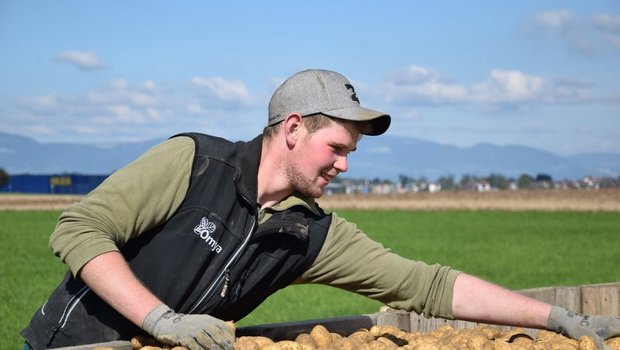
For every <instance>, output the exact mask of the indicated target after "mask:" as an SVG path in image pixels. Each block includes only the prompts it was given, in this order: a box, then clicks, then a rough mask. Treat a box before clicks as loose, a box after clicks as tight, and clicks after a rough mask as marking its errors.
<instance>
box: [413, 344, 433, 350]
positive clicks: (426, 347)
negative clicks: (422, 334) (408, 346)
mask: <svg viewBox="0 0 620 350" xmlns="http://www.w3.org/2000/svg"><path fill="white" fill-rule="evenodd" d="M412 350H439V347H438V346H437V344H434V343H426V342H425V343H418V344H415V345H414V346H413V348H412Z"/></svg>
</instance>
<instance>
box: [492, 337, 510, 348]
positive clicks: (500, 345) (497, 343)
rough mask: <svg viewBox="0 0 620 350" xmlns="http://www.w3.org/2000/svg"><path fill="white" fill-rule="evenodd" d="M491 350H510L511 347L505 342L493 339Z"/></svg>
mask: <svg viewBox="0 0 620 350" xmlns="http://www.w3.org/2000/svg"><path fill="white" fill-rule="evenodd" d="M493 350H512V346H511V345H510V343H508V342H507V341H505V340H502V339H495V341H494V342H493Z"/></svg>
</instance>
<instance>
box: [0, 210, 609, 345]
mask: <svg viewBox="0 0 620 350" xmlns="http://www.w3.org/2000/svg"><path fill="white" fill-rule="evenodd" d="M59 214H60V213H59V212H45V211H44V212H38V211H29V212H19V211H0V222H1V223H2V225H0V237H1V240H0V248H2V252H3V254H2V257H0V267H1V268H0V300H2V302H0V315H2V317H0V348H1V349H17V348H19V346H20V344H21V342H22V340H21V337H20V336H19V331H20V330H21V328H22V327H23V326H24V325H26V324H27V322H28V321H29V319H30V317H31V315H32V314H33V313H34V312H35V311H36V309H37V308H38V307H39V306H40V305H41V304H42V303H43V302H44V301H45V298H46V297H47V295H48V294H49V293H50V292H51V290H52V289H53V287H55V286H56V284H57V283H58V282H59V281H60V279H61V277H62V275H63V274H64V272H65V267H64V265H63V264H62V263H60V262H59V261H58V259H57V258H56V257H54V256H53V255H52V254H51V253H50V251H49V249H48V246H47V240H48V236H49V234H50V232H51V231H52V230H53V228H54V225H55V224H56V219H57V217H58V215H59ZM339 214H340V215H341V216H344V217H346V218H348V219H350V220H351V221H353V222H356V223H357V224H358V226H359V227H360V228H362V229H363V230H364V231H366V232H367V233H368V234H369V235H370V236H371V237H373V238H375V239H376V240H379V241H381V242H382V243H383V244H384V245H385V246H387V247H389V248H391V249H392V250H394V251H396V252H397V253H399V254H401V255H404V256H406V257H410V258H412V259H419V260H423V261H426V262H429V263H442V264H445V265H450V266H452V267H454V268H456V269H459V270H462V271H465V272H468V273H471V274H474V275H476V276H479V277H482V278H485V279H487V280H490V281H492V282H495V283H498V284H500V285H503V286H506V287H508V288H511V289H524V288H533V287H543V286H560V285H564V286H568V285H581V284H592V283H604V282H615V281H620V269H618V266H620V249H618V246H619V238H620V214H618V213H604V212H594V213H578V212H500V211H480V212H470V211H464V212H458V211H436V212H408V211H390V212H386V211H339ZM379 307H380V304H379V303H377V302H374V301H371V300H367V299H365V298H363V297H360V296H356V295H353V294H350V293H346V292H343V291H340V290H337V289H334V288H329V287H323V286H294V287H289V288H286V289H284V290H282V291H280V292H278V293H276V294H275V295H273V296H272V297H270V298H269V299H268V300H267V301H266V302H265V303H264V304H263V305H261V306H260V307H259V308H258V309H257V310H255V311H254V312H253V313H252V314H251V315H249V316H248V317H246V318H245V319H243V320H241V321H240V322H239V325H240V326H243V325H251V324H262V323H273V322H284V321H292V320H304V319H315V318H326V317H334V316H343V315H354V314H363V313H372V312H376V311H377V310H378V308H379Z"/></svg>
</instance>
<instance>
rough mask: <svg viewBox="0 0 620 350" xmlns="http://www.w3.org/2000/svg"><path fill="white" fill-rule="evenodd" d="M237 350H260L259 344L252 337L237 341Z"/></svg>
mask: <svg viewBox="0 0 620 350" xmlns="http://www.w3.org/2000/svg"><path fill="white" fill-rule="evenodd" d="M234 345H235V350H259V349H260V347H259V346H258V344H257V343H256V342H255V341H254V340H252V339H251V337H241V338H239V339H237V340H236V341H235V344H234Z"/></svg>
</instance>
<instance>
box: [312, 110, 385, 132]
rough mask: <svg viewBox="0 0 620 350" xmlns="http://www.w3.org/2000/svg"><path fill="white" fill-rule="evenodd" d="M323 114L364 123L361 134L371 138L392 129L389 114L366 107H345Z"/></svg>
mask: <svg viewBox="0 0 620 350" xmlns="http://www.w3.org/2000/svg"><path fill="white" fill-rule="evenodd" d="M322 113H323V114H325V115H327V116H330V117H334V118H340V119H345V120H351V121H356V122H362V123H363V126H362V128H361V129H360V132H361V133H362V134H364V135H369V136H377V135H381V134H383V133H384V132H386V131H387V129H388V128H389V127H390V123H391V121H392V118H391V117H390V115H389V114H387V113H383V112H379V111H375V110H372V109H368V108H364V107H345V108H338V109H333V110H330V111H323V112H322Z"/></svg>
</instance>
